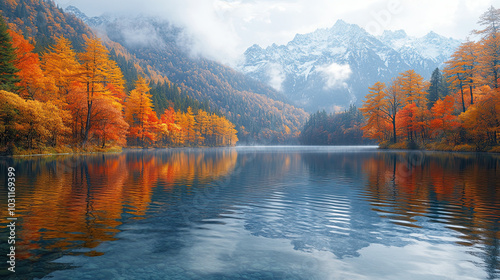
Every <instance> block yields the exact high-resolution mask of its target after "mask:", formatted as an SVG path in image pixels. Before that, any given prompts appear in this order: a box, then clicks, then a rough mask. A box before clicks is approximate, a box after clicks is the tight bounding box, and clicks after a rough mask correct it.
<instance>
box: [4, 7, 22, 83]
mask: <svg viewBox="0 0 500 280" xmlns="http://www.w3.org/2000/svg"><path fill="white" fill-rule="evenodd" d="M15 59H16V55H15V53H14V48H13V47H12V38H11V37H10V35H9V33H8V32H7V24H5V21H4V19H3V17H2V16H1V15H0V90H7V91H17V90H19V87H18V86H16V83H18V82H19V81H20V80H19V78H18V77H17V75H16V73H17V72H19V69H17V68H16V67H15V66H14V60H15Z"/></svg>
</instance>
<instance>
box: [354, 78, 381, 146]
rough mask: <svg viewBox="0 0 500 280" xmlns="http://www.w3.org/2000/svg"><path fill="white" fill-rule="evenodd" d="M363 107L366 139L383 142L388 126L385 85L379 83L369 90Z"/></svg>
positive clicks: (361, 109)
mask: <svg viewBox="0 0 500 280" xmlns="http://www.w3.org/2000/svg"><path fill="white" fill-rule="evenodd" d="M368 90H369V92H370V93H369V94H368V95H366V97H365V101H363V106H362V107H361V108H360V109H359V110H360V111H361V112H362V113H363V116H365V118H366V125H365V126H363V128H362V129H363V131H364V135H365V137H369V138H372V139H377V140H378V141H383V140H384V139H385V136H384V131H385V127H386V126H387V123H386V121H387V97H388V95H387V90H386V86H385V84H384V83H381V82H377V83H375V84H374V85H373V86H372V87H369V88H368Z"/></svg>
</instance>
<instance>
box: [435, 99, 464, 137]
mask: <svg viewBox="0 0 500 280" xmlns="http://www.w3.org/2000/svg"><path fill="white" fill-rule="evenodd" d="M454 102H455V101H454V100H453V97H451V96H446V97H445V98H443V99H438V100H437V101H436V102H435V103H434V105H433V106H432V109H431V112H432V117H433V119H432V121H431V134H432V135H434V136H440V135H442V136H444V137H445V138H446V136H447V135H448V133H449V132H450V131H452V130H454V129H456V128H457V127H458V126H459V122H458V121H457V117H456V116H455V115H453V111H454V109H453V103H454Z"/></svg>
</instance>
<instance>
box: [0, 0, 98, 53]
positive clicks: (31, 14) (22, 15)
mask: <svg viewBox="0 0 500 280" xmlns="http://www.w3.org/2000/svg"><path fill="white" fill-rule="evenodd" d="M0 13H1V14H2V16H3V17H4V19H5V21H6V22H8V23H10V25H9V26H10V27H11V28H15V29H16V31H17V32H19V33H22V34H23V35H24V36H25V37H26V38H30V40H31V41H34V42H36V44H35V51H36V52H38V53H41V52H43V51H44V50H45V48H46V47H47V46H49V45H51V44H53V43H54V38H55V37H59V36H64V37H66V38H67V39H69V40H70V41H71V42H72V44H73V46H74V47H75V49H76V50H78V51H80V50H81V48H82V46H83V43H84V39H83V35H86V36H90V35H91V34H92V31H91V30H90V28H89V27H88V26H87V25H85V24H84V23H83V22H82V21H81V20H80V19H78V18H77V17H75V16H74V15H72V14H68V13H65V12H64V10H63V9H62V8H60V7H57V6H55V5H54V3H53V2H52V1H40V0H9V1H0Z"/></svg>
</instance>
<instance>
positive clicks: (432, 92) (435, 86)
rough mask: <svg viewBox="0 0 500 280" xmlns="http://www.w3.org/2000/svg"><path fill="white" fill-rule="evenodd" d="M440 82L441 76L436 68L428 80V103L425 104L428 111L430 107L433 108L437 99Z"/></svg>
mask: <svg viewBox="0 0 500 280" xmlns="http://www.w3.org/2000/svg"><path fill="white" fill-rule="evenodd" d="M442 80H443V78H442V76H441V72H440V71H439V68H436V69H435V70H434V71H433V72H432V75H431V80H430V83H431V84H430V86H429V95H428V99H429V102H428V103H427V106H428V107H429V109H430V108H432V106H434V103H435V102H436V101H437V100H438V99H439V96H440V90H441V83H442Z"/></svg>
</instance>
